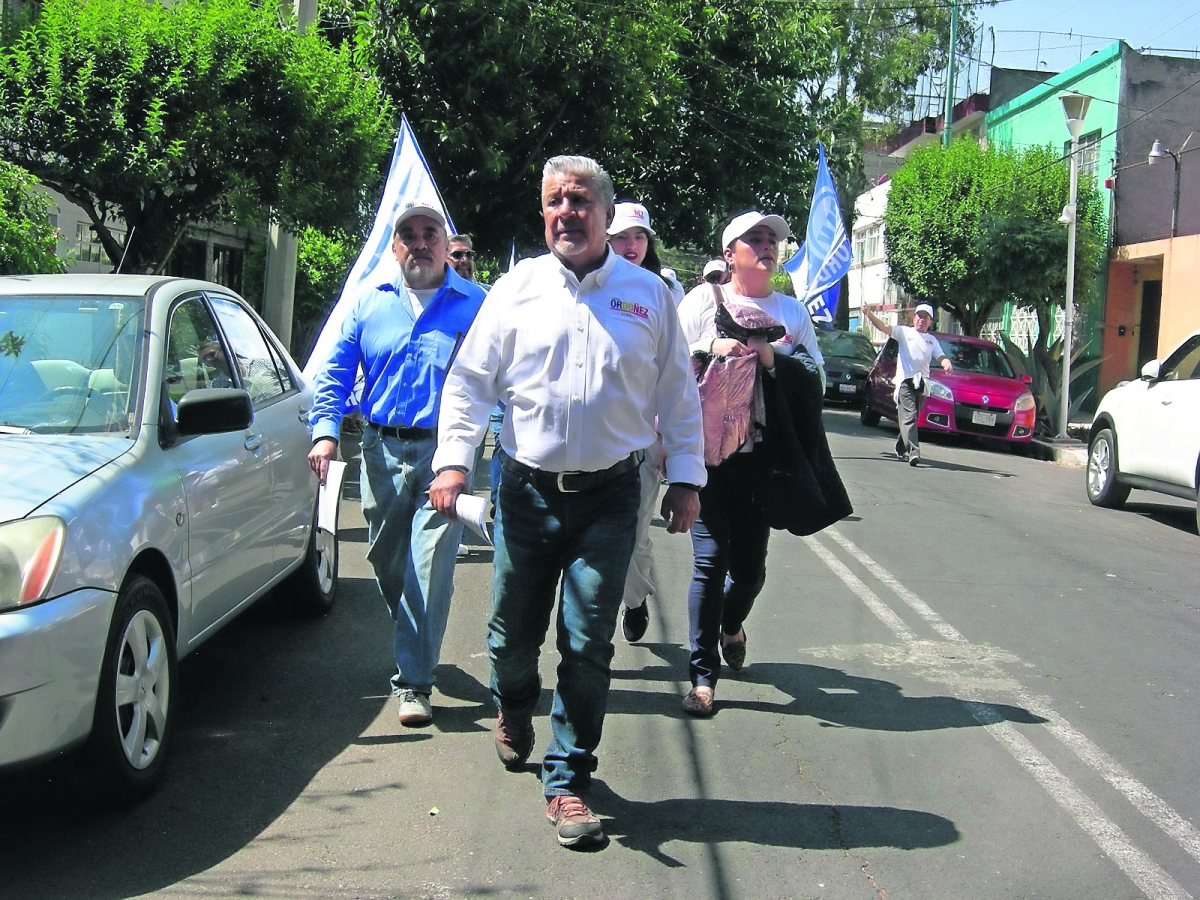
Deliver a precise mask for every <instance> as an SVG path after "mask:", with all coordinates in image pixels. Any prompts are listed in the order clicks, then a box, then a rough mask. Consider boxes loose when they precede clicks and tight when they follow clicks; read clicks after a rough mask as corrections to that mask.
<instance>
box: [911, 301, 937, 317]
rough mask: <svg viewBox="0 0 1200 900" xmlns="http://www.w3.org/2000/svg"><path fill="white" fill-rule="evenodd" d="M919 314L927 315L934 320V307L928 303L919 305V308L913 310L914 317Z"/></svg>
mask: <svg viewBox="0 0 1200 900" xmlns="http://www.w3.org/2000/svg"><path fill="white" fill-rule="evenodd" d="M918 313H925V314H926V315H928V316H929V318H931V319H932V318H933V307H932V306H930V305H929V304H928V303H918V304H917V308H916V309H914V310H913V315H914V316H915V315H917V314H918Z"/></svg>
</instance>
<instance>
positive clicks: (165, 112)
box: [0, 0, 394, 271]
mask: <svg viewBox="0 0 1200 900" xmlns="http://www.w3.org/2000/svg"><path fill="white" fill-rule="evenodd" d="M278 16H279V14H278V11H277V7H276V5H275V4H265V5H261V6H259V5H256V4H254V3H252V2H251V0H179V2H175V3H171V4H159V3H147V2H145V0H47V2H46V4H45V6H44V7H43V9H42V13H41V15H40V16H39V17H38V18H37V20H36V22H35V23H34V24H33V25H32V26H31V27H30V28H28V29H27V30H25V31H24V32H23V34H22V35H21V37H20V38H19V39H17V40H16V41H15V42H14V43H12V44H11V45H10V46H9V47H7V48H5V49H4V50H3V51H2V52H0V105H2V106H3V108H4V110H5V115H4V117H3V118H2V119H0V148H2V150H0V152H2V153H3V155H4V156H5V157H6V158H7V159H9V160H10V161H12V162H15V163H17V164H19V165H21V166H23V167H24V168H25V169H27V170H28V171H30V172H32V173H33V174H34V175H36V176H38V177H39V178H40V179H41V180H42V181H43V183H45V184H46V185H47V186H49V187H51V188H53V189H54V190H56V191H58V192H59V193H61V194H62V195H63V196H65V197H66V198H67V199H69V200H71V201H72V202H74V203H76V204H78V205H79V206H80V207H81V208H82V209H84V211H85V212H86V213H87V215H88V217H89V219H90V220H91V222H92V224H93V226H94V227H95V229H96V233H97V235H98V236H99V239H100V241H101V243H102V244H103V246H104V249H105V251H106V253H107V254H108V256H109V258H110V259H120V258H121V257H122V255H123V254H124V256H125V260H126V261H125V268H126V270H128V271H155V270H158V269H160V268H161V266H162V265H163V263H165V261H166V260H167V259H168V258H169V256H170V254H171V251H172V250H173V248H174V247H175V245H176V244H177V243H178V241H179V239H180V238H181V237H182V235H183V233H184V231H185V230H186V228H187V227H188V225H189V224H191V223H194V222H198V221H202V220H215V219H220V218H232V219H234V220H236V221H242V222H254V221H256V220H260V219H261V217H263V216H264V215H269V216H270V217H272V218H274V219H277V220H278V221H281V222H282V223H283V224H285V225H286V226H288V227H289V228H292V229H293V230H300V229H302V228H304V227H305V226H309V225H312V226H316V227H319V228H333V227H342V228H347V229H350V230H356V229H357V226H358V223H359V221H360V219H361V218H362V215H363V211H364V210H365V209H367V208H368V207H369V206H370V203H369V197H370V196H371V195H373V193H374V189H375V187H376V186H377V179H378V169H379V166H380V164H381V163H382V162H383V161H385V160H386V159H387V154H388V150H389V149H390V147H389V145H390V142H391V140H392V134H393V132H394V128H393V125H392V116H391V114H390V112H389V108H388V104H387V103H386V101H385V100H384V99H383V97H382V96H381V94H380V92H379V90H378V87H377V86H376V84H375V83H374V82H373V80H372V79H370V78H368V77H365V76H364V75H362V74H361V73H360V72H358V71H357V70H356V69H355V67H354V66H353V63H352V60H351V55H350V49H349V48H342V49H335V48H333V47H332V46H331V45H330V44H329V43H328V42H327V41H326V40H324V39H323V38H322V37H321V36H319V35H318V34H317V33H315V32H314V33H311V34H307V35H303V36H301V35H300V34H298V32H297V31H296V29H295V28H294V27H293V24H292V23H291V22H289V21H285V22H284V23H283V27H280V20H279V17H278ZM268 210H269V212H267V211H268ZM114 219H120V220H121V221H123V222H124V223H125V225H126V226H127V227H128V232H127V234H128V238H127V246H122V245H121V243H120V242H119V241H118V239H117V237H116V236H115V235H114V233H113V231H112V230H111V229H110V224H111V222H112V220H114Z"/></svg>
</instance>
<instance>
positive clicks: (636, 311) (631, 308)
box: [609, 297, 650, 319]
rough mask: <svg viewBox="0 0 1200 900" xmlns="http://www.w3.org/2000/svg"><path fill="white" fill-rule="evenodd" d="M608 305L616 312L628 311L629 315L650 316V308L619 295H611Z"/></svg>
mask: <svg viewBox="0 0 1200 900" xmlns="http://www.w3.org/2000/svg"><path fill="white" fill-rule="evenodd" d="M609 306H610V307H611V308H612V309H615V310H617V311H618V312H623V313H629V314H630V315H634V316H637V317H638V318H639V319H648V318H650V310H648V309H646V307H644V306H642V305H641V304H640V303H631V302H629V301H628V300H622V299H620V298H619V297H613V298H612V302H611V303H610V304H609Z"/></svg>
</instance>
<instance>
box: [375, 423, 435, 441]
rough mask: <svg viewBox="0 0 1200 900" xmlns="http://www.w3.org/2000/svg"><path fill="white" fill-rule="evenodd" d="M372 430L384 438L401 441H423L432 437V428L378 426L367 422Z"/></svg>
mask: <svg viewBox="0 0 1200 900" xmlns="http://www.w3.org/2000/svg"><path fill="white" fill-rule="evenodd" d="M367 424H368V425H370V426H371V427H372V428H374V429H375V430H376V431H378V432H379V433H380V434H382V435H383V436H384V437H394V438H399V439H400V440H402V441H423V440H425V438H431V437H433V435H434V430H433V429H432V428H411V427H409V426H408V425H380V424H379V423H378V422H368V423H367Z"/></svg>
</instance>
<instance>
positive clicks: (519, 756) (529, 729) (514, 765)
mask: <svg viewBox="0 0 1200 900" xmlns="http://www.w3.org/2000/svg"><path fill="white" fill-rule="evenodd" d="M492 736H493V738H494V739H495V741H496V755H497V756H499V757H500V762H502V763H504V768H506V769H512V770H516V769H520V768H521V767H522V766H523V765H525V761H526V760H527V759H529V754H530V753H532V752H533V716H506V715H505V714H504V713H503V711H501V712H497V713H496V730H495V732H494V733H493V735H492Z"/></svg>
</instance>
